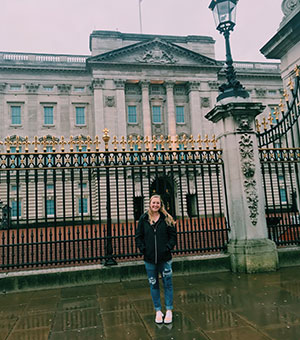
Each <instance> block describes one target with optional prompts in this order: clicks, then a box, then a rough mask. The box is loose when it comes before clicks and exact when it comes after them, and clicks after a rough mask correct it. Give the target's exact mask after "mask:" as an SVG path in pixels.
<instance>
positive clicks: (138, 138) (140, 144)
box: [135, 135, 143, 151]
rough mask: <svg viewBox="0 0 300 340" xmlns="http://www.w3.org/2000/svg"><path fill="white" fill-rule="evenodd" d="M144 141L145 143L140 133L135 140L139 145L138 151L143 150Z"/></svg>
mask: <svg viewBox="0 0 300 340" xmlns="http://www.w3.org/2000/svg"><path fill="white" fill-rule="evenodd" d="M142 143H143V141H142V139H141V136H140V135H138V136H137V137H136V141H135V144H136V145H137V147H138V151H141V150H142Z"/></svg>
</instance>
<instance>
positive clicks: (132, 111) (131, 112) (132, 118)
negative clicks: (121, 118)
mask: <svg viewBox="0 0 300 340" xmlns="http://www.w3.org/2000/svg"><path fill="white" fill-rule="evenodd" d="M128 123H131V124H134V123H137V115H136V106H131V105H130V106H128Z"/></svg>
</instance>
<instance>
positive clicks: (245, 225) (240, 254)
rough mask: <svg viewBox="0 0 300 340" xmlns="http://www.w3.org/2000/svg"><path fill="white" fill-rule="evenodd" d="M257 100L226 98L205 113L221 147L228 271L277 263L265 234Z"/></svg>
mask: <svg viewBox="0 0 300 340" xmlns="http://www.w3.org/2000/svg"><path fill="white" fill-rule="evenodd" d="M263 109H264V106H263V105H262V104H261V103H251V102H247V101H246V100H243V99H242V98H241V99H239V98H227V99H224V100H222V101H221V102H219V103H217V105H216V106H215V107H214V108H213V109H212V110H211V111H210V112H209V113H208V114H207V115H206V116H205V117H206V118H207V119H209V120H210V121H212V122H214V123H215V131H216V134H217V138H218V139H219V141H220V144H221V148H222V150H223V160H224V166H225V176H226V179H225V180H226V189H227V201H228V214H229V216H228V220H229V223H230V227H231V233H230V242H229V244H228V252H229V254H230V257H231V266H232V271H234V272H246V273H254V272H261V271H273V270H276V269H277V267H278V254H277V249H276V245H275V243H274V242H273V241H271V240H269V239H268V238H267V225H266V214H265V198H264V192H263V187H262V175H261V167H260V161H259V153H258V145H257V137H256V134H255V124H254V119H255V117H256V116H257V115H258V114H260V113H261V112H262V111H263Z"/></svg>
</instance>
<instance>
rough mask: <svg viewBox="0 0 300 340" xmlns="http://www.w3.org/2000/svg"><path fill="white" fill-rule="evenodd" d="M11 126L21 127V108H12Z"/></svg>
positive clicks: (18, 106)
mask: <svg viewBox="0 0 300 340" xmlns="http://www.w3.org/2000/svg"><path fill="white" fill-rule="evenodd" d="M10 109H11V124H12V125H21V106H20V105H17V106H15V105H14V106H11V107H10Z"/></svg>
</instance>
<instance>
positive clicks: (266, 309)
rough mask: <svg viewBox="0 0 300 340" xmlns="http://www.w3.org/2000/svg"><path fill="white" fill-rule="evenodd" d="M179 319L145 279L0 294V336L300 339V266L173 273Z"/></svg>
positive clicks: (36, 339) (24, 339)
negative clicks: (164, 313)
mask: <svg viewBox="0 0 300 340" xmlns="http://www.w3.org/2000/svg"><path fill="white" fill-rule="evenodd" d="M174 295H175V296H174V322H173V324H172V325H169V326H168V327H167V326H166V325H161V326H158V325H156V324H155V323H154V311H153V307H152V301H151V298H150V292H149V288H148V283H147V281H146V276H145V280H142V281H131V282H122V283H111V284H109V283H106V284H99V285H91V286H84V287H71V288H61V289H52V290H41V291H33V292H24V293H9V294H5V295H4V294H1V295H0V339H1V340H2V339H8V340H13V339H14V340H42V339H51V340H65V339H68V340H77V339H84V340H94V339H110V340H118V339H120V340H123V339H124V340H126V339H130V340H136V339H142V340H147V339H175V340H187V339H191V340H192V339H195V340H202V339H211V340H248V339H250V340H267V339H276V340H299V339H300V267H293V268H284V269H281V270H279V271H278V272H276V273H266V274H252V275H245V274H243V275H240V274H232V273H211V274H201V275H191V276H178V277H175V278H174Z"/></svg>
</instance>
